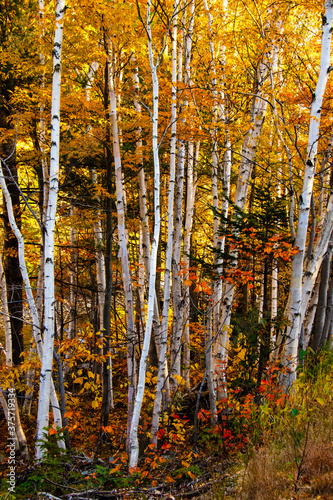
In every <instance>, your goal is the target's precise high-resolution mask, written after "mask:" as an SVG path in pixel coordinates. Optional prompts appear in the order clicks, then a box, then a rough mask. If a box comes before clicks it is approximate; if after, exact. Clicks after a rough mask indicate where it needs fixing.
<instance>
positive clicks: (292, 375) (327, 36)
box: [282, 0, 333, 388]
mask: <svg viewBox="0 0 333 500" xmlns="http://www.w3.org/2000/svg"><path fill="white" fill-rule="evenodd" d="M332 23H333V5H332V3H331V1H330V0H326V2H325V15H324V16H323V25H322V45H321V55H320V67H319V76H318V81H317V86H316V90H315V95H314V96H313V101H312V104H311V109H310V124H309V135H308V147H307V160H306V164H305V169H304V176H303V187H302V192H301V195H300V199H299V217H298V226H297V234H296V241H295V245H296V247H298V249H299V252H298V253H297V254H296V255H295V256H294V257H293V260H292V270H291V282H290V303H289V308H288V310H286V313H285V315H286V316H287V318H288V320H289V325H290V326H288V328H287V332H286V342H285V346H284V351H283V357H282V362H283V364H284V366H286V367H288V368H289V370H290V372H289V373H286V374H285V376H284V377H283V385H284V386H285V388H288V387H289V386H291V384H292V383H293V382H294V380H295V379H296V368H297V350H298V341H299V336H300V331H301V325H302V320H303V318H304V314H305V311H304V306H305V302H306V301H304V302H303V301H302V294H303V296H304V291H305V290H306V287H305V282H306V281H307V282H309V280H308V277H307V276H306V279H305V282H304V289H303V285H302V278H303V265H304V259H305V246H306V237H307V230H308V222H309V212H310V204H311V196H312V191H313V181H314V176H315V170H316V156H317V149H318V140H319V126H320V117H321V107H322V103H323V97H324V94H325V89H326V84H327V80H328V76H329V72H330V70H331V66H330V53H331V36H332V34H331V30H332ZM326 248H327V247H326ZM326 248H325V250H324V251H326ZM316 264H317V263H315V265H316ZM310 267H312V266H311V263H310ZM319 268H320V265H319ZM314 272H316V271H315V270H314ZM317 272H318V271H317ZM314 281H315V280H314ZM312 287H313V286H312ZM311 289H312V288H311ZM305 293H310V291H309V290H306V292H305Z"/></svg>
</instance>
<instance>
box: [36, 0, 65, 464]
mask: <svg viewBox="0 0 333 500" xmlns="http://www.w3.org/2000/svg"><path fill="white" fill-rule="evenodd" d="M64 13H65V0H57V5H56V28H55V35H54V45H53V81H52V108H51V155H50V178H49V198H48V204H47V213H46V221H45V256H44V262H45V265H44V271H45V276H44V315H45V319H44V329H43V330H44V331H43V357H42V366H41V372H40V385H39V401H38V415H37V434H36V456H37V460H42V458H43V455H44V453H45V452H43V450H42V448H41V444H42V442H43V440H44V432H45V430H44V429H45V427H48V425H49V405H50V393H51V379H52V361H53V344H54V334H55V331H54V329H55V316H54V314H55V309H54V307H55V284H54V232H55V220H56V211H57V200H58V190H59V149H60V90H61V50H62V39H63V18H64Z"/></svg>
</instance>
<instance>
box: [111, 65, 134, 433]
mask: <svg viewBox="0 0 333 500" xmlns="http://www.w3.org/2000/svg"><path fill="white" fill-rule="evenodd" d="M114 77H115V68H113V70H112V75H110V117H111V129H112V142H113V156H114V166H115V180H116V197H117V201H116V204H117V218H118V240H119V247H120V253H121V269H122V277H123V286H124V297H125V316H126V327H127V370H128V420H127V436H128V437H127V439H129V432H130V428H131V420H132V412H133V402H134V393H135V375H136V374H135V330H134V312H133V294H132V282H131V276H130V262H129V257H128V249H127V242H126V234H125V202H124V188H123V180H122V165H121V156H120V145H119V133H118V120H117V95H116V89H115V81H114Z"/></svg>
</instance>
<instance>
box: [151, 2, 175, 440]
mask: <svg viewBox="0 0 333 500" xmlns="http://www.w3.org/2000/svg"><path fill="white" fill-rule="evenodd" d="M178 8H179V0H175V3H174V11H173V24H172V99H171V102H172V104H171V141H170V175H169V191H168V217H167V224H168V239H167V246H166V250H165V274H164V300H163V311H162V324H161V340H160V357H159V363H158V372H157V385H156V394H155V400H154V410H153V417H152V425H151V434H152V443H157V431H158V427H159V418H160V414H161V405H162V400H163V395H164V401H165V402H168V400H169V397H170V395H169V393H170V388H169V383H168V380H167V379H166V372H167V346H168V320H169V309H170V285H171V262H172V247H173V200H174V192H175V172H176V134H177V31H178V30H177V22H178Z"/></svg>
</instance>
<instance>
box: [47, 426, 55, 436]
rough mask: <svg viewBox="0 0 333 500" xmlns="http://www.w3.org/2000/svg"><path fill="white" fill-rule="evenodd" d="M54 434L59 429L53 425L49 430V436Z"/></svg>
mask: <svg viewBox="0 0 333 500" xmlns="http://www.w3.org/2000/svg"><path fill="white" fill-rule="evenodd" d="M53 434H57V431H56V430H55V429H53V428H52V427H51V429H50V430H49V436H53Z"/></svg>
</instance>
